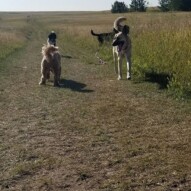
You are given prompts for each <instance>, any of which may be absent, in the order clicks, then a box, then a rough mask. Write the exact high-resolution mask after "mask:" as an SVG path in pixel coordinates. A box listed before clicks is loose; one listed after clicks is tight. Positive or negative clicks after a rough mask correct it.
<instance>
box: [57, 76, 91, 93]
mask: <svg viewBox="0 0 191 191" xmlns="http://www.w3.org/2000/svg"><path fill="white" fill-rule="evenodd" d="M60 83H61V84H62V88H68V89H71V90H72V91H77V92H82V93H91V92H93V91H94V90H89V89H85V88H86V86H87V85H86V84H83V83H80V82H76V81H74V80H66V79H61V81H60Z"/></svg>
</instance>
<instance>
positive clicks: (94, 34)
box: [91, 30, 99, 36]
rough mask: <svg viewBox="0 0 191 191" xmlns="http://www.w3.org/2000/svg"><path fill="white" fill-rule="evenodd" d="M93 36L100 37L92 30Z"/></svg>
mask: <svg viewBox="0 0 191 191" xmlns="http://www.w3.org/2000/svg"><path fill="white" fill-rule="evenodd" d="M91 34H92V35H93V36H99V34H96V33H94V31H93V30H91Z"/></svg>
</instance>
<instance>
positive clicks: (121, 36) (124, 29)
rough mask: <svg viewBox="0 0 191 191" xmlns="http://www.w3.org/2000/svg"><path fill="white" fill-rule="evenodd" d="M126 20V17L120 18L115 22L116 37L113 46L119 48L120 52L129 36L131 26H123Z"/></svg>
mask: <svg viewBox="0 0 191 191" xmlns="http://www.w3.org/2000/svg"><path fill="white" fill-rule="evenodd" d="M124 20H126V18H125V17H119V18H117V19H116V20H115V21H114V29H113V30H114V32H115V36H114V38H113V43H112V46H119V50H120V49H121V47H122V46H123V44H124V43H125V41H126V39H127V35H128V34H129V26H127V25H124V26H123V25H121V24H120V23H121V22H122V21H124Z"/></svg>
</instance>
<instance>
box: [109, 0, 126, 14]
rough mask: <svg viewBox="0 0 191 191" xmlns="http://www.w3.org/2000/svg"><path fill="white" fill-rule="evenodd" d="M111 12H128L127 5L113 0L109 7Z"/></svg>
mask: <svg viewBox="0 0 191 191" xmlns="http://www.w3.org/2000/svg"><path fill="white" fill-rule="evenodd" d="M111 12H112V13H126V12H128V7H127V5H126V4H125V3H124V2H119V1H115V2H114V4H113V5H112V9H111Z"/></svg>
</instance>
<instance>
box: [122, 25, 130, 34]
mask: <svg viewBox="0 0 191 191" xmlns="http://www.w3.org/2000/svg"><path fill="white" fill-rule="evenodd" d="M122 33H123V34H124V35H128V34H129V26H128V25H124V27H123V30H122Z"/></svg>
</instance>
